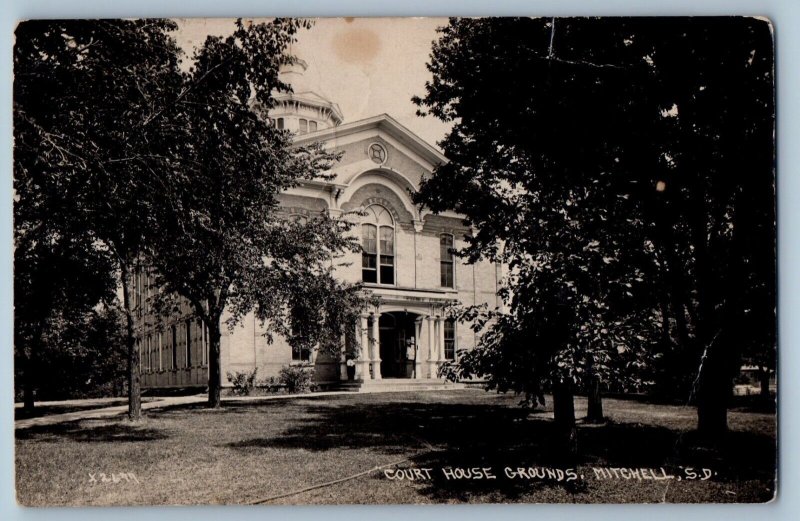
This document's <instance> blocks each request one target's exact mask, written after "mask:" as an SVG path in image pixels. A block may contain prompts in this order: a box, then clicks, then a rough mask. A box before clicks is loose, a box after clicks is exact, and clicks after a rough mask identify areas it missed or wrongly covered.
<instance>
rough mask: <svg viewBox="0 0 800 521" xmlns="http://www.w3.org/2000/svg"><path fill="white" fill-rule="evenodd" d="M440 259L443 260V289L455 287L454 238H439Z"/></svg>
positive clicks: (444, 236) (450, 236)
mask: <svg viewBox="0 0 800 521" xmlns="http://www.w3.org/2000/svg"><path fill="white" fill-rule="evenodd" d="M439 258H440V259H441V271H442V287H444V288H452V287H455V286H454V283H455V279H454V277H453V236H452V235H450V234H442V235H440V236H439Z"/></svg>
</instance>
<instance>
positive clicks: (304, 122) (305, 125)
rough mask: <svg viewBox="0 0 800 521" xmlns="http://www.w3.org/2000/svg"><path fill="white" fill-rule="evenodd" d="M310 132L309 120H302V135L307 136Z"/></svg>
mask: <svg viewBox="0 0 800 521" xmlns="http://www.w3.org/2000/svg"><path fill="white" fill-rule="evenodd" d="M306 132H308V120H307V119H302V118H301V119H300V133H301V134H305V133H306Z"/></svg>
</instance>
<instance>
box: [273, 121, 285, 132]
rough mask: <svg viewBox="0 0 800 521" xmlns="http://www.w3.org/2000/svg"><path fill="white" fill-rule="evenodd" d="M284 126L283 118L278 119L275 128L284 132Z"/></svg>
mask: <svg viewBox="0 0 800 521" xmlns="http://www.w3.org/2000/svg"><path fill="white" fill-rule="evenodd" d="M283 125H284V124H283V118H278V119H276V120H275V127H276V128H277V129H278V130H283V128H284V126H283Z"/></svg>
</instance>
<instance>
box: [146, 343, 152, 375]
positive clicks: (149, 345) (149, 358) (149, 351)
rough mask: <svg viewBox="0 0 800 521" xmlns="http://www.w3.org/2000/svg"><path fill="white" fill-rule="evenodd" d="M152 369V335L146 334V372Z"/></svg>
mask: <svg viewBox="0 0 800 521" xmlns="http://www.w3.org/2000/svg"><path fill="white" fill-rule="evenodd" d="M152 371H153V335H147V372H148V373H149V372H152Z"/></svg>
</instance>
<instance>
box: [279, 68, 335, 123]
mask: <svg viewBox="0 0 800 521" xmlns="http://www.w3.org/2000/svg"><path fill="white" fill-rule="evenodd" d="M307 69H308V64H307V63H306V62H305V61H303V60H300V59H297V60H296V61H295V62H294V63H292V64H287V65H284V66H282V67H281V70H280V79H281V81H283V82H284V83H288V84H289V85H291V86H292V90H293V91H294V92H291V93H289V92H281V93H278V94H276V95H275V96H274V98H275V106H274V107H273V108H272V110H270V111H269V117H270V118H272V120H273V121H275V124H276V125H277V126H278V128H283V129H287V130H291V131H293V132H297V133H299V134H306V133H308V132H315V131H317V130H323V129H326V128H330V127H337V126H339V125H340V124H341V123H342V112H341V110H339V106H338V105H337V104H336V103H333V102H332V101H330V100H329V99H327V98H325V97H324V96H321V95H320V94H318V93H316V92H314V90H313V88H312V86H311V85H309V82H308V77H307V76H306V74H305V72H306V70H307Z"/></svg>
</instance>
